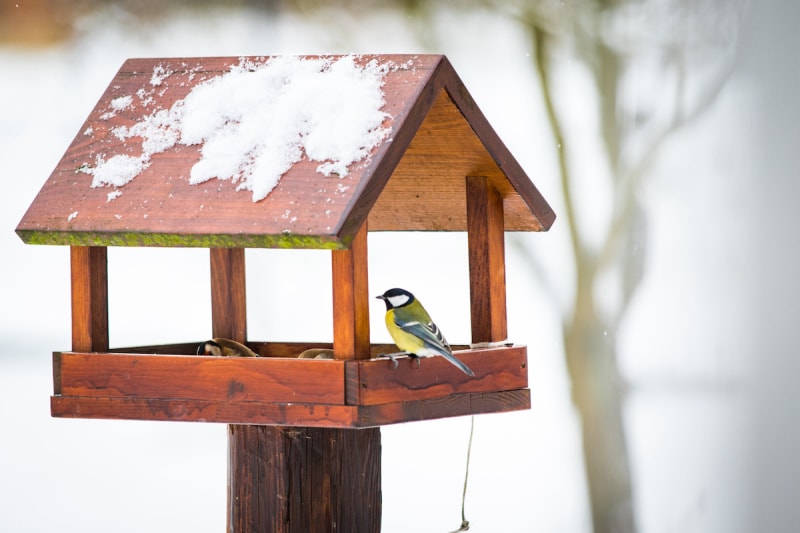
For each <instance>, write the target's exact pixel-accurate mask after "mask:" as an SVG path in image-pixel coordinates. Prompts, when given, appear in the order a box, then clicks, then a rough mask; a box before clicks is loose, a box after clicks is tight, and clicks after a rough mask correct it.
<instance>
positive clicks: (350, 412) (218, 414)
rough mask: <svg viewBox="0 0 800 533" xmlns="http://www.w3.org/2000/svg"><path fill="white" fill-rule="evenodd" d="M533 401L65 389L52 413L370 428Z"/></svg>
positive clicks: (513, 393)
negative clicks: (247, 398) (111, 393)
mask: <svg viewBox="0 0 800 533" xmlns="http://www.w3.org/2000/svg"><path fill="white" fill-rule="evenodd" d="M530 406H531V403H530V391H529V390H528V389H519V390H510V391H498V392H482V393H464V394H454V395H450V396H444V397H442V398H432V399H427V400H415V401H403V402H392V403H384V404H378V405H365V406H353V405H321V404H303V403H289V404H276V403H262V402H240V401H229V400H217V401H211V400H181V399H166V400H162V399H142V398H109V397H102V398H101V397H81V396H61V395H56V396H52V397H51V398H50V410H51V413H52V416H54V417H59V418H92V419H107V420H161V421H170V422H223V423H226V422H232V421H236V422H239V423H238V424H233V425H232V426H231V427H240V428H242V427H247V426H246V425H245V424H247V425H251V424H258V425H279V426H300V427H327V428H335V427H339V428H366V427H375V426H382V425H388V424H398V423H403V422H414V421H419V420H434V419H437V418H447V417H453V416H464V415H470V414H486V413H503V412H508V411H519V410H523V409H530ZM267 490H270V489H267ZM245 497H246V495H245Z"/></svg>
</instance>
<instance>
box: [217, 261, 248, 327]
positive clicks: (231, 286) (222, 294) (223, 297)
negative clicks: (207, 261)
mask: <svg viewBox="0 0 800 533" xmlns="http://www.w3.org/2000/svg"><path fill="white" fill-rule="evenodd" d="M245 289H246V284H245V263H244V248H211V331H212V333H213V336H214V337H226V338H228V339H233V340H235V341H239V342H246V341H247V294H246V290H245Z"/></svg>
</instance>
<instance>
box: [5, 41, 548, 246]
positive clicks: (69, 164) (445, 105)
mask: <svg viewBox="0 0 800 533" xmlns="http://www.w3.org/2000/svg"><path fill="white" fill-rule="evenodd" d="M248 59H249V60H251V61H256V62H257V61H263V60H264V59H263V58H248ZM373 59H374V60H377V61H379V62H389V63H391V65H393V68H391V69H389V71H388V72H387V74H386V78H385V84H384V95H385V106H384V108H383V111H385V112H386V113H387V119H386V121H385V124H384V125H385V126H386V127H390V128H391V129H392V135H391V136H390V139H387V141H385V142H383V143H382V144H380V145H379V146H377V147H376V148H375V149H374V150H373V152H372V154H371V155H370V157H369V158H368V159H367V160H365V161H363V162H361V163H359V164H356V165H352V166H351V168H350V173H349V174H348V175H347V176H346V177H343V178H331V177H326V176H323V175H322V174H320V173H318V172H317V171H316V167H317V163H315V162H312V161H309V160H308V159H306V158H304V159H302V160H301V161H300V162H298V163H297V164H295V165H294V166H293V167H292V168H291V169H290V170H289V171H288V172H287V173H286V174H285V175H284V176H283V177H282V178H281V180H280V182H279V184H278V186H277V187H276V188H275V189H274V190H273V191H272V192H271V193H270V194H269V195H268V196H267V197H266V198H265V199H264V200H262V201H259V202H253V201H252V196H251V194H250V193H249V192H248V191H237V190H236V184H235V183H231V182H229V181H219V180H213V181H209V182H206V183H204V184H202V185H190V184H189V181H188V176H189V173H190V169H191V167H192V166H193V165H194V164H195V163H196V162H197V161H198V160H199V159H200V156H201V153H200V147H199V146H196V145H192V146H185V145H176V146H175V147H174V148H172V149H170V150H168V151H166V152H164V153H161V154H154V155H153V156H152V157H151V160H150V166H149V167H148V168H146V169H145V170H144V171H143V172H142V173H141V174H140V175H139V176H137V177H136V178H135V179H134V180H133V181H131V182H129V183H128V184H126V185H125V186H124V187H121V188H120V189H119V191H120V192H122V196H121V197H119V198H117V199H115V200H113V201H108V197H107V194H108V192H109V188H106V187H97V188H92V187H91V182H92V176H91V175H90V174H87V173H85V172H82V171H81V169H85V168H87V167H92V166H94V165H95V164H96V161H97V159H98V157H100V158H105V159H106V160H107V159H109V158H110V157H113V156H114V155H117V154H128V155H134V156H135V155H138V153H140V152H141V147H140V146H139V145H137V144H136V143H137V142H139V141H140V139H139V140H137V138H131V139H129V140H127V141H122V140H120V139H119V138H118V137H117V136H116V135H115V131H116V128H119V127H130V126H132V125H133V124H135V123H137V122H138V121H140V120H142V119H143V118H144V117H145V116H147V115H149V114H150V113H152V112H153V110H155V109H157V108H163V109H168V108H169V107H171V106H172V105H173V104H175V102H177V101H178V100H180V99H182V98H184V97H185V96H186V95H187V94H188V93H189V91H190V90H191V89H192V88H193V87H195V86H196V85H198V84H199V83H202V82H204V81H207V80H209V79H212V78H214V77H216V76H220V75H222V74H224V73H225V72H227V71H228V70H229V69H230V68H231V67H232V66H233V65H236V64H238V63H239V58H172V59H163V58H161V59H130V60H128V61H126V62H125V63H124V64H123V65H122V67H121V69H120V71H119V72H118V73H117V75H116V76H115V77H114V79H113V80H112V82H111V84H110V85H109V86H108V88H107V89H106V91H105V93H104V94H103V95H102V96H101V98H100V100H99V102H98V104H97V106H96V107H95V108H94V109H93V110H92V112H91V113H90V114H89V116H88V118H87V120H86V122H85V123H84V124H83V126H82V127H81V129H80V131H79V133H78V134H77V135H76V137H75V139H74V140H73V142H72V144H71V145H70V146H69V148H68V149H67V151H66V153H65V155H64V157H63V158H62V159H61V160H60V161H59V163H58V165H57V166H56V169H55V170H54V171H53V173H52V174H51V176H50V177H49V179H48V180H47V181H46V182H45V184H44V186H43V187H42V189H41V191H40V192H39V194H38V195H37V197H36V199H35V200H34V202H33V204H32V205H31V206H30V208H29V209H28V211H27V212H26V214H25V215H24V217H23V218H22V220H21V221H20V223H19V225H18V227H17V233H18V234H19V235H20V237H21V238H22V239H23V240H24V241H25V242H29V243H37V244H69V245H98V246H108V245H113V246H118V245H120V246H122V245H125V246H203V247H293V248H301V247H311V248H336V249H340V248H344V247H347V246H348V245H349V244H350V242H351V240H352V239H353V238H354V237H355V234H356V233H357V231H358V230H359V228H361V227H362V226H363V224H364V223H365V222H366V221H367V218H368V217H369V219H370V220H369V222H370V230H371V231H382V230H434V231H438V230H444V231H464V230H466V213H465V206H464V194H463V193H464V184H463V178H464V176H467V175H483V176H486V177H488V178H489V180H490V181H491V182H492V184H493V185H494V187H495V188H496V189H497V190H498V191H499V193H500V195H501V197H502V199H503V203H504V204H505V216H506V220H505V228H506V230H513V231H517V230H520V231H529V230H537V231H538V230H545V229H547V228H549V227H550V225H551V224H552V222H553V220H554V218H555V215H554V214H553V212H552V210H551V209H550V207H549V205H548V204H547V202H546V201H545V200H544V198H543V197H542V196H541V194H540V193H539V191H538V190H537V189H536V187H535V186H534V185H533V183H532V182H531V181H530V179H529V178H528V176H527V175H526V174H525V172H524V171H523V170H522V168H521V166H520V165H519V163H518V162H517V161H516V160H515V159H514V158H513V157H512V156H511V154H510V153H509V151H508V149H507V148H506V147H505V145H504V144H503V143H502V141H501V140H500V139H499V137H497V134H496V133H495V131H494V130H493V129H492V127H491V126H490V124H489V123H488V121H487V120H486V118H485V117H484V115H483V114H482V112H481V111H480V110H479V109H478V107H477V105H476V104H475V102H474V101H473V99H472V97H471V96H470V94H469V92H468V91H467V89H466V88H465V87H464V85H463V83H462V82H461V80H460V78H459V77H458V75H457V74H456V72H455V71H454V70H453V68H452V66H451V65H450V63H449V62H448V61H447V59H446V58H444V57H443V56H438V55H413V56H410V55H381V56H360V57H359V58H358V59H357V61H359V62H362V63H364V62H367V61H371V60H373ZM159 66H160V67H162V68H164V69H165V70H166V71H168V72H169V75H167V76H165V77H164V79H163V82H162V84H161V85H160V86H159V87H158V88H157V90H156V88H154V87H153V86H152V85H151V84H150V80H151V78H152V75H153V72H154V68H156V67H159ZM140 91H143V92H142V93H141V94H143V95H146V97H147V98H150V99H152V101H151V102H150V103H149V104H148V105H147V106H145V105H144V104H143V102H144V100H142V101H140V98H139V97H138V96H136V95H137V93H138V92H140ZM125 96H133V102H134V104H133V105H131V106H129V107H128V108H126V109H124V110H113V107H112V104H111V102H112V101H113V100H115V99H117V98H120V97H125ZM112 111H113V112H112ZM131 143H132V144H131ZM417 195H419V196H420V197H421V198H422V200H420V197H417ZM75 213H77V214H76V215H74V216H71V215H73V214H75Z"/></svg>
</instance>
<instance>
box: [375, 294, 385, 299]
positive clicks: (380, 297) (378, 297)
mask: <svg viewBox="0 0 800 533" xmlns="http://www.w3.org/2000/svg"><path fill="white" fill-rule="evenodd" d="M375 298H376V299H377V300H385V299H386V297H385V296H384V295H383V294H380V295H378V296H376V297H375Z"/></svg>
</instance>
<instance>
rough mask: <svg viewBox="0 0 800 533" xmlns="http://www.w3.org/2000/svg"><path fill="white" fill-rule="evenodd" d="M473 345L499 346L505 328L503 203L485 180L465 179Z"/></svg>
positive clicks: (505, 333)
mask: <svg viewBox="0 0 800 533" xmlns="http://www.w3.org/2000/svg"><path fill="white" fill-rule="evenodd" d="M466 182H467V185H466V197H467V227H468V247H469V287H470V309H471V318H472V342H473V343H478V342H499V341H504V340H505V339H506V338H507V337H508V329H507V326H506V266H505V260H506V256H505V233H504V231H503V201H502V199H501V198H500V195H499V193H498V192H497V190H496V189H495V188H494V187H493V186H492V184H491V183H489V180H488V179H486V178H483V177H467V178H466Z"/></svg>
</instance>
